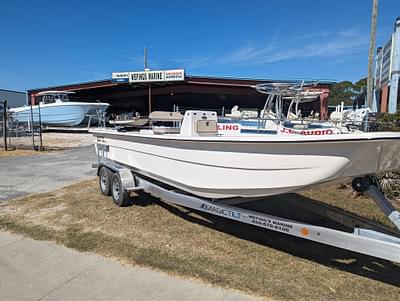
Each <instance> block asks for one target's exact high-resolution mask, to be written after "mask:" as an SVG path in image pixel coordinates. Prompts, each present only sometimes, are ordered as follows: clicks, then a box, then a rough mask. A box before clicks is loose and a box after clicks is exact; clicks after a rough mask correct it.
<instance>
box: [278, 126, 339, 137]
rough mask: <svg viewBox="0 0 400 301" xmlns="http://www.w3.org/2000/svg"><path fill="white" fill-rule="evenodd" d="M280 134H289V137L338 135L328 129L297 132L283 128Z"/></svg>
mask: <svg viewBox="0 0 400 301" xmlns="http://www.w3.org/2000/svg"><path fill="white" fill-rule="evenodd" d="M280 132H281V133H282V134H289V135H305V136H308V135H314V136H321V135H333V134H336V133H335V131H334V130H333V129H326V130H301V131H296V130H293V129H289V128H284V127H283V128H281V129H280Z"/></svg>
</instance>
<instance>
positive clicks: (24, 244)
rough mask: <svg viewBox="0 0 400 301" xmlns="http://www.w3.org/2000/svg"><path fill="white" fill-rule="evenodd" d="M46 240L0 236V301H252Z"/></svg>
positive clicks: (244, 296)
mask: <svg viewBox="0 0 400 301" xmlns="http://www.w3.org/2000/svg"><path fill="white" fill-rule="evenodd" d="M255 299H256V298H253V297H250V296H246V295H244V294H242V293H239V292H236V291H230V290H226V289H222V288H216V287H211V286H208V285H206V284H202V283H197V282H192V281H189V280H183V279H179V278H175V277H172V276H169V275H167V274H164V273H159V272H155V271H152V270H150V269H146V268H139V267H132V266H124V265H122V264H120V263H118V262H116V261H113V260H110V259H107V258H103V257H101V256H97V255H93V254H87V253H79V252H77V251H74V250H71V249H68V248H66V247H63V246H59V245H56V244H54V243H51V242H46V241H35V240H32V239H29V238H25V237H23V236H19V235H13V234H9V233H6V232H0V300H14V301H19V300H163V301H168V300H191V301H192V300H207V301H212V300H237V301H239V300H255Z"/></svg>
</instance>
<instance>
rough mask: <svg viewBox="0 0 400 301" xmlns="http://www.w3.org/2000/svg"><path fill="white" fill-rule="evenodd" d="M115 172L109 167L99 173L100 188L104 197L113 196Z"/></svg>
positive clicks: (103, 168)
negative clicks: (112, 181) (112, 185)
mask: <svg viewBox="0 0 400 301" xmlns="http://www.w3.org/2000/svg"><path fill="white" fill-rule="evenodd" d="M112 176H113V172H112V171H111V170H110V169H108V168H107V167H105V166H103V167H102V168H100V171H99V188H100V191H101V193H102V194H103V195H105V196H110V195H111V179H112Z"/></svg>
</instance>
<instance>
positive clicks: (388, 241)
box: [93, 144, 400, 263]
mask: <svg viewBox="0 0 400 301" xmlns="http://www.w3.org/2000/svg"><path fill="white" fill-rule="evenodd" d="M97 147H98V148H99V150H98V154H99V156H98V162H97V163H96V164H93V167H94V168H97V175H98V176H99V179H100V171H101V169H102V168H106V169H108V170H109V171H110V173H111V174H113V177H112V179H114V178H119V179H121V181H120V182H119V185H121V187H118V189H122V190H123V192H124V193H125V194H124V196H126V197H129V193H130V192H133V191H136V192H137V191H144V192H146V193H148V194H150V195H152V196H154V197H157V198H160V199H161V200H162V201H166V202H168V203H173V204H177V205H179V206H183V207H186V208H190V209H194V210H198V211H202V212H205V213H208V214H212V215H217V216H220V217H224V218H227V219H230V220H234V221H237V222H242V223H246V224H250V225H253V226H257V227H261V228H264V229H268V230H272V231H276V232H280V233H284V234H287V235H292V236H295V237H299V238H304V239H307V240H311V241H315V242H318V243H321V244H325V245H330V246H334V247H338V248H342V249H345V250H349V251H353V252H357V253H361V254H365V255H370V256H374V257H377V258H381V259H385V260H389V261H393V262H397V263H400V232H399V231H396V230H389V231H385V232H386V233H382V232H380V231H377V230H375V229H372V227H370V225H372V221H371V224H369V223H366V222H365V218H362V219H363V220H362V221H361V222H360V225H364V226H365V225H368V228H362V227H360V226H355V227H354V228H353V232H345V231H341V230H336V229H331V228H328V227H322V226H316V225H312V224H308V223H304V222H301V221H296V220H292V219H287V218H283V217H279V216H274V215H270V214H265V213H261V212H257V211H253V210H248V209H244V208H241V207H238V206H235V205H236V204H240V203H247V202H249V201H252V200H254V198H253V199H247V198H238V199H228V200H215V199H204V198H200V197H197V196H194V195H188V194H186V193H185V192H183V191H179V190H177V189H174V188H169V187H165V186H164V185H159V184H158V183H157V182H156V181H152V179H149V178H148V177H145V176H143V175H140V174H139V173H138V172H137V171H136V170H135V169H134V168H132V167H127V166H123V165H122V164H120V163H118V162H114V161H111V160H109V159H106V158H105V157H104V156H103V155H104V151H107V147H108V146H107V145H104V144H98V145H97ZM360 181H361V182H360ZM113 183H114V181H112V183H110V186H112V185H113ZM357 183H361V184H362V185H357ZM353 186H355V188H356V189H357V190H359V191H364V192H366V193H367V194H368V195H370V196H371V198H372V199H373V200H374V201H375V202H376V203H377V204H378V205H379V206H380V207H381V208H382V209H383V211H384V212H385V213H386V214H387V216H388V217H389V219H390V220H391V221H392V222H393V223H394V224H395V225H396V226H397V227H398V228H399V221H400V213H399V212H398V211H396V210H395V209H394V208H393V206H392V205H391V204H390V202H389V201H388V200H387V199H386V198H385V196H384V195H383V194H382V193H381V192H380V191H379V190H378V189H377V188H376V187H375V186H374V184H373V183H372V182H371V181H370V180H368V178H358V179H356V180H355V181H353ZM110 189H111V191H112V189H113V187H110ZM103 194H104V193H103ZM111 196H112V198H113V200H114V202H115V203H116V204H117V205H119V206H124V205H126V204H127V203H126V200H125V202H123V203H121V201H120V200H115V199H114V194H113V193H111ZM312 210H314V212H315V210H316V209H315V207H314V208H313V209H312ZM331 215H332V214H331ZM326 217H327V218H329V217H328V216H326ZM334 219H335V220H336V221H340V220H343V221H349V218H348V217H346V216H341V213H340V212H335V213H334ZM352 219H353V221H352V225H357V222H355V221H354V219H355V217H354V215H353V217H352ZM346 226H348V225H346ZM384 228H385V227H384V226H382V227H378V230H381V231H382V229H384Z"/></svg>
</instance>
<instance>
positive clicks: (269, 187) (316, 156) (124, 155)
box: [93, 130, 400, 198]
mask: <svg viewBox="0 0 400 301" xmlns="http://www.w3.org/2000/svg"><path fill="white" fill-rule="evenodd" d="M93 134H94V136H95V143H96V150H97V151H98V144H105V145H107V146H108V151H106V152H105V153H104V156H105V158H106V159H109V160H113V161H116V162H119V163H120V164H123V165H125V166H128V167H130V168H131V169H133V170H135V171H136V172H138V173H139V174H142V175H145V176H148V177H150V178H153V179H156V180H159V181H161V182H164V183H166V184H169V185H171V186H174V187H177V188H179V189H182V190H184V191H187V192H189V193H192V194H194V195H198V196H201V197H207V198H229V197H257V196H268V195H274V194H281V193H287V192H293V191H296V190H299V189H303V188H305V187H308V186H311V185H317V184H322V183H325V182H332V181H341V180H346V179H351V178H354V177H358V176H363V175H369V174H375V173H378V172H381V171H386V170H395V169H400V160H399V158H398V151H399V149H400V134H396V133H365V134H357V135H353V134H349V135H345V137H344V135H336V136H329V137H293V136H289V137H286V136H283V137H282V136H281V137H279V136H273V135H258V136H255V135H254V136H250V135H249V136H243V135H241V137H197V139H193V138H185V137H182V136H179V135H163V136H156V135H150V134H149V135H143V134H139V133H136V134H133V133H121V132H116V131H111V130H98V131H97V130H96V131H94V132H93Z"/></svg>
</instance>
